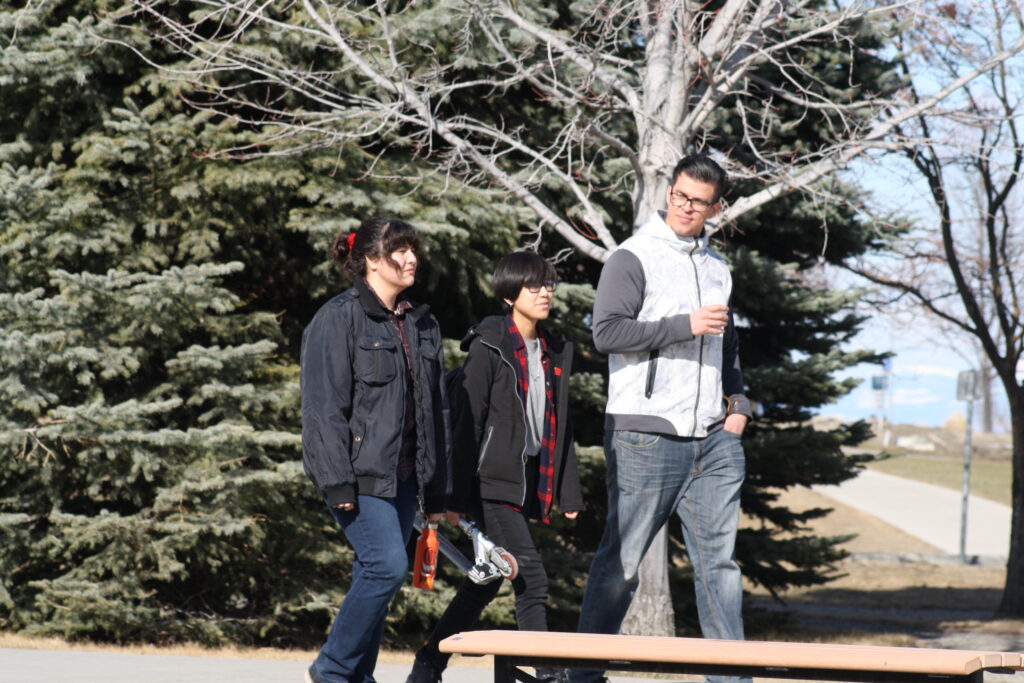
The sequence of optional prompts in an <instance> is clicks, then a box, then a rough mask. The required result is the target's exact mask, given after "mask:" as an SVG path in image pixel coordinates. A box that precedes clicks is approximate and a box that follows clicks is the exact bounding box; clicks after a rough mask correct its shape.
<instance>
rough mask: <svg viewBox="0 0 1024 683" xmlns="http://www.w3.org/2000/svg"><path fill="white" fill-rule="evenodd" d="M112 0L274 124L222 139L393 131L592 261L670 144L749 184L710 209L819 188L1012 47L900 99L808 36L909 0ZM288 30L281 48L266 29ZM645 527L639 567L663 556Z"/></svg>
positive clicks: (659, 182) (236, 114)
mask: <svg viewBox="0 0 1024 683" xmlns="http://www.w3.org/2000/svg"><path fill="white" fill-rule="evenodd" d="M126 2H127V5H126V7H125V9H124V10H123V11H122V12H120V13H117V14H114V15H112V16H111V17H110V21H111V22H113V23H116V24H117V26H118V28H119V29H125V30H129V31H136V32H139V33H142V34H143V37H144V38H145V39H147V40H155V41H157V42H160V43H163V44H164V45H165V46H169V47H170V48H171V49H172V50H175V51H178V52H179V53H181V54H184V55H185V56H186V58H187V60H188V66H185V67H180V66H179V67H175V68H174V69H173V76H174V77H175V78H178V79H184V80H185V81H187V82H188V83H189V87H190V88H191V89H192V90H191V93H190V94H189V97H190V98H191V100H192V102H193V103H194V104H195V105H196V106H199V107H208V108H210V109H211V110H212V111H214V112H216V113H219V114H221V115H225V116H230V117H233V118H235V119H237V120H238V121H240V122H243V123H247V124H251V125H253V126H259V127H260V128H261V129H262V130H264V131H274V132H275V135H274V137H273V138H272V139H271V140H269V142H268V141H264V142H263V143H261V146H259V147H247V148H236V149H232V150H220V151H221V152H223V153H229V154H240V155H264V154H287V153H292V152H295V151H297V150H299V149H302V148H303V147H307V146H330V145H338V146H340V145H358V146H360V147H362V148H364V149H365V150H366V151H367V152H368V155H369V157H370V158H371V160H370V162H369V164H368V165H369V168H370V171H369V172H372V170H373V163H372V158H373V157H374V155H380V154H383V153H386V152H387V151H388V150H389V149H394V148H395V147H402V148H405V149H409V150H414V151H415V152H416V153H417V154H419V155H420V157H421V158H422V159H424V160H425V161H427V162H428V163H433V164H436V165H437V167H438V168H439V169H440V170H441V171H442V172H444V173H447V174H451V175H452V176H453V177H458V178H459V179H461V180H468V181H469V182H475V183H485V184H488V185H491V186H497V187H501V188H504V190H505V191H507V193H508V194H509V196H510V197H511V198H513V199H514V200H516V201H519V202H522V203H523V204H524V205H525V206H528V207H529V208H530V209H532V210H533V211H534V212H535V213H536V215H537V216H538V217H539V219H540V220H539V224H538V227H537V229H536V230H537V232H536V234H535V235H533V239H534V240H536V241H537V242H539V241H540V240H541V239H542V238H543V236H544V233H543V230H548V231H554V232H555V233H557V234H558V235H559V236H560V237H561V238H562V239H563V240H564V241H565V242H567V243H568V244H569V245H570V246H571V247H572V248H573V249H575V250H577V251H579V252H580V253H582V254H585V255H586V256H588V257H591V258H594V259H597V260H600V261H604V260H605V259H606V258H607V257H608V255H609V254H610V253H611V251H612V250H613V249H614V248H615V247H616V246H617V244H618V239H617V236H618V238H621V237H622V236H624V235H628V233H629V232H630V231H631V228H632V227H633V226H638V225H640V224H642V223H643V222H644V221H645V220H646V219H647V217H648V216H649V215H650V214H651V212H652V211H654V210H656V209H658V208H660V206H661V203H662V200H663V197H664V190H665V187H666V186H667V182H668V174H669V172H670V170H671V168H672V166H673V165H674V163H675V162H676V161H677V160H678V158H679V157H680V156H681V155H682V154H684V153H685V152H686V151H688V150H691V149H694V148H702V149H708V150H718V152H717V154H718V159H719V161H720V162H721V163H722V164H723V165H724V166H726V168H727V169H728V171H729V173H730V175H731V176H732V178H734V179H736V180H740V181H748V182H745V183H744V185H745V186H748V187H755V188H756V189H755V190H754V191H753V192H752V193H750V194H747V195H745V196H741V197H733V199H732V203H731V205H730V206H728V207H726V209H725V210H724V211H723V212H722V214H721V215H720V217H719V219H718V222H717V226H718V227H721V226H722V225H725V224H728V223H729V222H730V221H734V220H736V219H737V218H739V217H740V216H742V215H743V214H745V213H747V212H749V211H751V210H753V209H755V208H757V207H759V206H761V205H763V204H765V203H767V202H770V201H772V200H773V199H775V198H777V197H779V196H782V195H785V194H788V193H792V192H814V193H821V194H826V193H827V189H826V186H825V184H823V183H821V182H820V181H822V180H823V179H826V178H828V177H829V176H830V175H831V174H833V173H834V172H836V171H837V170H839V169H842V168H844V167H845V166H846V165H847V164H848V163H849V162H850V161H851V160H852V159H854V158H856V157H858V156H859V155H862V154H864V153H865V152H866V151H868V150H871V149H873V148H893V147H898V146H899V145H902V144H905V141H902V140H897V136H894V133H896V131H898V130H899V129H900V127H901V126H905V125H907V124H908V123H910V122H911V121H914V120H916V118H917V117H919V116H921V115H922V114H924V113H925V112H927V111H929V110H930V109H931V108H933V107H935V106H936V105H938V104H939V103H941V102H943V101H944V100H945V99H947V98H948V97H949V96H950V95H951V94H954V93H957V92H959V91H960V89H961V88H963V86H964V85H965V84H967V83H970V82H971V81H972V80H973V79H975V78H977V77H978V76H979V75H982V74H986V73H988V72H989V71H991V70H992V69H993V68H994V67H995V66H997V65H998V64H1000V63H1002V62H1003V61H1004V60H1006V59H1007V58H1009V57H1010V56H1012V55H1015V54H1017V53H1018V52H1020V51H1021V50H1022V48H1024V35H1021V36H1018V38H1017V40H1015V41H1013V42H1012V43H1010V44H1007V45H1004V46H999V47H998V49H993V50H992V51H990V52H989V53H986V54H984V55H981V56H980V57H979V59H978V61H977V62H976V64H975V66H974V67H973V68H972V69H971V70H969V71H967V72H964V73H958V74H957V75H956V76H955V77H953V78H951V79H950V80H948V81H946V82H943V83H941V84H939V87H937V88H936V89H935V90H934V91H933V92H932V93H931V94H930V95H929V96H927V97H922V98H917V99H913V98H910V97H906V96H902V95H901V94H900V92H899V91H898V88H897V87H896V84H895V83H893V87H892V88H890V89H889V90H886V91H884V92H870V91H867V90H865V89H862V88H861V87H860V85H861V84H860V83H858V82H857V81H856V79H855V78H853V76H852V72H851V76H850V78H849V79H848V80H847V82H846V83H845V84H843V86H842V87H836V86H835V85H833V84H830V83H828V82H826V81H825V80H823V78H822V77H821V73H820V71H819V67H820V65H819V64H817V63H815V60H814V59H813V58H810V57H808V55H810V54H814V51H815V50H816V49H818V48H821V47H823V46H827V47H828V48H829V49H833V50H839V51H846V52H848V53H850V54H853V53H856V52H857V51H858V50H859V49H860V48H859V47H858V40H859V38H860V32H861V31H862V30H864V27H865V26H867V25H870V24H872V23H873V22H887V21H893V20H895V18H897V17H899V18H901V19H903V18H905V19H906V20H907V21H910V22H914V21H917V13H918V12H919V11H922V8H928V7H929V6H930V3H929V2H925V1H924V0H849V1H845V2H835V3H834V4H833V5H831V6H827V3H826V2H824V1H823V0H720V1H715V2H710V3H708V2H703V1H695V0H589V1H588V0H583V1H581V2H574V3H571V4H570V3H564V5H560V6H557V7H555V6H552V5H551V4H550V3H542V2H526V1H520V2H511V1H505V0H461V1H456V0H453V1H449V2H445V1H439V2H434V3H430V2H414V1H412V0H409V1H401V0H393V1H389V0H370V1H367V2H354V1H344V0H342V1H328V0H285V1H283V2H277V3H270V2H263V1H262V0H191V1H189V2H175V1H174V0H126ZM439 25H440V26H445V27H447V28H448V34H449V35H448V40H445V41H443V42H442V43H438V31H437V30H436V27H437V26H439ZM424 27H429V30H427V29H425V28H424ZM124 42H125V44H129V45H130V46H134V45H138V44H139V39H138V38H137V37H133V38H130V39H125V40H124ZM298 44H301V45H304V46H306V48H305V50H304V51H303V50H298V51H294V50H293V55H292V56H289V53H288V51H287V50H286V49H284V48H283V47H281V49H278V47H277V46H295V45H298ZM140 54H141V55H142V56H143V57H144V58H147V57H149V58H150V59H155V58H153V57H151V56H150V55H148V54H147V53H146V52H145V51H140ZM295 54H300V55H302V58H301V59H297V58H294V55H295ZM160 66H163V67H164V68H165V69H166V68H169V67H167V66H166V64H163V65H160ZM837 68H840V69H841V68H842V65H838V67H837ZM766 73H770V74H771V76H770V77H767V76H766ZM513 97H514V98H520V99H523V98H525V99H527V100H530V101H535V102H537V103H543V109H544V112H545V115H546V116H549V117H550V116H552V112H557V116H554V120H551V119H549V120H545V121H530V120H524V119H522V118H514V117H511V116H507V114H508V112H506V111H504V110H503V108H502V106H501V100H502V98H513ZM470 102H475V103H477V106H474V107H467V106H460V104H461V105H465V104H467V103H470ZM480 102H486V103H487V106H480V105H479V103H480ZM538 108H540V107H538ZM783 111H784V112H786V113H785V116H783V115H781V114H780V112H783ZM806 120H814V121H816V122H819V127H820V129H821V130H822V131H823V133H822V137H823V139H824V142H823V144H815V145H809V146H806V147H800V146H796V147H791V148H787V149H779V148H778V146H777V145H776V144H775V142H774V140H775V137H774V136H775V134H777V132H778V131H780V130H791V129H793V127H795V126H798V125H800V124H801V123H802V122H803V121H806ZM726 126H728V127H730V128H731V130H730V135H729V136H725V135H723V134H722V131H723V129H724V127H726ZM726 139H728V140H739V141H740V143H739V146H740V147H741V148H742V149H741V150H739V151H741V152H742V153H736V154H733V153H730V151H729V150H728V149H724V147H726V143H725V140H726ZM730 144H735V143H730ZM626 193H628V196H629V198H630V202H631V205H632V214H633V216H632V218H633V225H632V226H622V225H618V226H616V225H611V218H610V217H611V215H613V213H614V212H613V211H611V210H610V209H609V207H610V206H612V205H614V203H615V202H617V201H619V196H621V195H623V194H626ZM823 199H825V200H827V199H828V197H827V196H824V197H823ZM712 229H715V228H712ZM656 548H657V549H658V551H659V552H660V554H659V555H657V556H655V557H653V558H649V561H648V562H647V563H645V565H646V568H645V569H644V570H643V571H644V572H650V571H651V568H652V567H653V568H654V569H653V572H655V573H657V574H658V575H663V574H664V571H665V569H664V568H665V563H666V561H665V548H664V544H663V543H660V544H658V545H657V546H656ZM647 583H648V581H647V580H645V581H644V585H646V584H647ZM651 604H652V605H666V604H667V600H666V599H665V598H664V597H661V596H659V597H658V598H657V599H655V600H653V601H651ZM641 621H644V620H641ZM646 621H648V622H650V621H653V620H652V619H647V620H646Z"/></svg>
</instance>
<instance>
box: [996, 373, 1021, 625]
mask: <svg viewBox="0 0 1024 683" xmlns="http://www.w3.org/2000/svg"><path fill="white" fill-rule="evenodd" d="M1010 424H1011V425H1012V426H1011V430H1012V434H1013V503H1012V506H1013V512H1012V515H1011V517H1010V556H1009V559H1008V560H1007V562H1006V585H1005V586H1004V587H1003V599H1002V601H1001V602H1000V603H999V609H998V611H997V612H996V614H997V615H998V616H1000V617H1004V618H1005V617H1008V618H1015V619H1019V618H1021V617H1024V387H1020V386H1018V387H1016V391H1015V393H1014V395H1012V398H1011V401H1010Z"/></svg>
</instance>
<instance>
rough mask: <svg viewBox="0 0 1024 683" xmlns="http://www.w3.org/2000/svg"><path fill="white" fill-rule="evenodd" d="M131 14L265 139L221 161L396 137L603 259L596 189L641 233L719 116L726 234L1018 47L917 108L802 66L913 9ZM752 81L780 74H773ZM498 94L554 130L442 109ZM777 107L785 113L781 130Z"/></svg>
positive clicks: (806, 3)
mask: <svg viewBox="0 0 1024 683" xmlns="http://www.w3.org/2000/svg"><path fill="white" fill-rule="evenodd" d="M128 2H129V4H128V6H127V8H126V10H125V11H124V12H122V13H121V14H118V15H115V17H114V19H113V20H114V21H117V22H118V23H119V24H120V25H121V26H123V27H126V28H129V29H132V30H137V31H142V32H144V33H146V34H147V35H149V36H151V37H155V38H156V39H158V40H160V41H165V42H166V43H167V44H169V45H170V46H171V47H172V48H174V49H175V50H180V51H181V52H183V53H185V54H187V55H188V57H189V58H190V59H191V67H189V68H186V69H179V70H178V71H177V72H176V74H175V75H176V76H178V77H183V78H185V79H186V80H187V81H189V82H190V84H191V86H192V87H194V88H195V93H196V94H195V95H193V101H194V102H195V103H196V104H197V105H199V106H209V107H212V108H214V109H215V110H216V111H217V112H219V113H222V114H223V113H227V115H229V116H232V117H234V118H237V119H239V120H242V121H246V122H249V123H252V124H255V125H259V126H262V127H263V128H264V129H273V130H276V132H277V135H276V139H274V140H272V141H271V142H270V143H269V144H265V145H264V146H261V147H258V148H247V149H235V150H222V151H229V152H234V153H240V154H283V153H289V152H293V151H295V150H296V149H297V148H299V147H301V146H305V145H352V144H356V145H362V146H364V147H367V148H368V149H371V150H373V151H374V152H377V151H379V150H380V149H381V144H380V143H381V141H382V140H388V141H389V142H390V143H391V144H398V145H408V146H410V147H411V148H413V149H417V150H419V151H420V153H421V154H422V155H423V156H424V157H425V158H427V159H428V160H429V161H431V162H434V163H437V164H438V165H439V166H440V167H441V168H442V169H443V170H444V171H445V172H447V173H451V174H455V175H458V176H460V177H462V178H468V179H469V180H471V181H478V182H485V183H488V184H491V185H497V186H500V187H503V188H504V189H505V190H506V191H507V192H508V193H509V194H510V195H511V196H512V197H514V198H516V199H517V200H519V201H521V202H523V203H524V204H525V205H526V206H528V207H530V208H531V209H532V210H533V211H534V212H535V213H536V214H537V216H538V217H539V218H540V224H541V226H546V227H548V228H550V229H553V230H554V231H556V232H557V233H558V234H559V235H561V236H562V237H563V238H564V239H565V240H566V241H568V243H569V244H570V245H571V246H572V247H573V248H574V249H576V250H578V251H580V252H581V253H583V254H586V255H588V256H590V257H593V258H595V259H599V260H602V261H603V260H604V259H605V258H607V256H608V254H609V253H610V251H611V250H612V249H614V248H615V246H616V244H617V241H616V238H615V236H614V233H615V232H618V233H619V234H621V233H622V227H624V226H618V228H619V230H618V231H613V229H612V227H613V226H609V224H608V220H609V218H608V216H609V214H608V212H607V211H606V210H605V209H604V208H603V207H602V203H603V202H604V201H606V198H607V196H608V195H609V194H613V193H615V192H622V191H628V192H629V193H630V195H631V199H632V205H633V218H634V225H639V224H640V223H642V222H643V221H644V220H645V219H646V217H647V216H648V215H649V214H650V213H651V212H652V211H653V210H655V209H656V208H659V207H660V204H661V200H662V197H663V194H664V188H665V187H666V184H667V174H668V172H669V171H670V170H671V168H672V166H673V164H674V163H675V162H676V161H677V160H678V158H679V157H680V156H681V154H682V153H683V152H684V151H685V150H687V149H690V148H693V147H701V148H714V147H715V142H716V139H717V135H716V126H719V125H721V120H722V111H721V110H722V109H723V108H727V109H728V110H729V113H730V116H731V119H732V120H733V122H734V123H732V122H731V125H736V126H738V127H739V129H740V130H738V131H734V134H733V135H734V137H738V138H740V139H741V140H742V141H743V147H744V150H745V153H746V154H745V156H746V157H747V158H749V159H752V161H750V162H747V163H740V162H739V161H737V160H736V158H734V157H733V156H731V155H724V156H723V157H722V159H721V161H722V162H723V163H724V164H725V165H726V166H727V167H728V170H729V172H730V174H731V176H732V177H733V178H734V179H739V180H754V181H757V183H756V184H757V186H758V187H759V188H760V189H758V190H757V191H756V192H754V193H753V194H750V195H748V196H743V197H739V198H736V199H735V200H734V201H733V203H732V205H731V206H730V207H728V208H727V209H726V210H725V211H724V212H723V214H722V216H721V218H720V220H719V225H721V224H724V223H727V222H728V221H730V220H734V219H736V218H737V217H739V216H740V215H742V214H744V213H746V212H748V211H750V210H752V209H754V208H756V207H758V206H760V205H762V204H764V203H766V202H769V201H771V200H772V199H774V198H776V197H778V196H780V195H783V194H787V193H790V192H794V191H810V190H812V189H814V188H815V187H816V183H818V181H820V180H821V179H823V178H826V177H827V176H829V175H830V174H832V173H833V172H835V171H836V170H837V169H840V168H843V167H844V166H846V165H847V164H848V162H849V161H850V160H851V159H853V158H855V157H857V156H858V155H860V154H863V153H864V152H865V151H866V150H868V149H871V148H873V147H885V146H889V145H891V144H892V136H891V133H892V132H893V131H894V130H896V129H897V128H898V127H899V126H900V125H903V124H905V123H906V122H908V121H910V120H912V119H913V118H914V117H915V116H917V115H919V114H920V113H922V112H924V111H927V110H928V109H929V108H931V107H933V106H935V105H936V104H937V103H939V102H941V101H943V100H944V99H945V98H946V97H948V96H949V95H950V94H951V93H955V92H957V91H958V89H959V88H961V87H962V86H963V85H964V84H965V83H968V82H970V81H971V80H972V79H973V78H976V77H977V76H978V75H979V74H983V73H986V72H987V71H989V70H990V69H992V68H993V66H994V65H996V64H998V63H1000V62H1001V61H1002V60H1004V59H1006V58H1007V57H1008V56H1010V55H1012V54H1015V53H1017V52H1019V51H1020V50H1021V49H1022V47H1024V36H1020V37H1018V39H1017V40H1016V41H1015V42H1013V43H1012V44H1008V45H1005V46H1002V47H1001V48H1000V49H999V50H995V51H993V52H991V53H989V54H986V55H982V56H981V58H980V59H979V61H978V63H977V65H976V66H975V68H974V69H972V70H971V71H970V72H968V73H964V74H959V75H958V76H957V77H956V78H954V79H952V80H950V81H949V82H947V83H943V84H942V86H943V87H940V88H938V89H936V91H935V92H934V93H933V94H932V95H930V96H929V97H928V98H923V99H921V100H920V101H910V100H906V99H892V98H890V97H886V96H884V94H880V93H869V92H860V91H859V89H858V86H859V84H858V83H856V82H852V81H851V82H849V83H848V87H847V88H845V89H843V91H839V90H837V89H836V88H830V87H828V86H827V85H826V84H824V83H823V82H822V79H821V78H820V76H819V75H818V74H817V73H816V68H817V65H816V64H814V63H813V62H814V60H812V59H807V58H806V56H805V54H806V51H807V50H810V49H812V48H814V47H815V46H821V45H823V44H829V45H833V46H839V47H840V48H841V49H846V50H849V51H851V52H852V51H855V50H856V49H857V47H856V41H857V34H858V31H859V30H860V29H861V27H862V24H863V22H870V21H874V20H888V19H889V18H891V17H892V16H893V14H894V12H897V11H900V12H902V13H903V15H905V16H910V17H913V15H914V13H915V11H916V8H918V6H920V5H922V4H923V5H927V3H922V0H891V1H889V2H885V1H880V0H874V1H867V0H854V1H852V2H843V3H836V7H835V8H832V9H821V8H820V4H821V3H820V2H811V1H810V0H802V1H793V2H784V1H782V0H725V1H724V2H719V3H703V2H692V1H689V0H648V1H637V0H608V1H602V0H593V1H592V2H590V3H585V2H584V3H573V5H572V11H573V13H574V14H573V16H571V17H570V18H568V19H566V18H565V17H562V16H557V12H556V11H555V10H549V9H546V3H536V4H534V3H525V2H519V3H512V2H504V1H503V0H465V1H462V2H451V3H444V2H441V3H436V4H433V5H431V4H429V3H419V4H418V3H416V2H388V1H387V0H376V2H364V3H359V2H328V1H327V0H292V1H288V2H283V3H268V2H261V1H256V0H193V1H192V2H172V1H169V0H128ZM424 5H429V6H428V7H425V6H424ZM439 22H443V24H444V25H446V26H449V27H451V40H450V41H449V42H448V43H446V44H445V45H443V46H438V45H437V44H436V37H437V33H436V31H424V30H423V29H422V26H423V25H424V24H426V25H431V26H433V25H436V24H437V23H439ZM552 25H555V27H552ZM254 36H259V37H260V38H261V39H265V38H266V36H273V37H274V38H275V39H277V40H280V41H281V42H282V43H284V42H287V41H302V42H304V43H305V44H307V45H309V46H311V50H310V52H311V54H312V56H310V58H309V59H308V61H303V62H298V61H297V60H296V61H290V60H289V59H288V58H287V56H286V55H285V53H284V51H282V50H273V49H267V48H266V47H265V46H261V45H258V44H257V42H256V39H255V38H254ZM133 42H134V41H133ZM313 48H315V49H313ZM317 53H319V54H320V55H321V57H320V58H318V57H317V56H316V55H317ZM323 54H328V55H330V59H325V58H323V57H322V55H323ZM146 56H147V55H145V54H143V57H146ZM765 69H771V70H772V71H773V73H774V74H775V75H776V76H777V77H776V78H774V79H772V80H769V79H766V78H765V76H764V70H765ZM495 93H498V94H509V95H514V96H518V97H522V96H530V97H534V98H536V99H537V100H542V101H543V102H544V103H545V105H546V106H548V107H553V108H556V109H557V110H559V111H561V112H562V116H561V120H559V121H557V122H555V123H554V124H553V125H550V127H549V128H548V129H546V130H545V131H544V134H543V136H538V135H537V131H536V128H535V127H534V126H532V125H530V123H529V122H521V121H520V122H510V121H508V120H506V119H505V118H504V117H503V116H502V113H503V112H502V111H500V109H499V110H497V111H491V112H489V114H490V115H488V116H484V115H481V114H480V113H479V112H478V113H477V114H475V115H473V114H470V113H468V112H467V111H466V110H465V109H464V108H463V109H460V108H459V107H457V106H453V103H458V102H459V101H463V102H466V101H471V100H472V99H477V100H479V99H481V98H484V99H491V98H492V97H493V95H494V94H495ZM780 105H785V106H786V110H787V111H788V112H792V111H793V108H796V110H797V111H798V114H797V115H796V116H795V117H792V118H789V119H787V120H780V117H779V115H778V111H779V109H780ZM805 118H814V119H820V120H821V121H822V122H823V125H824V126H826V127H827V129H828V133H827V135H826V137H827V138H828V144H826V145H824V146H820V147H817V146H816V147H810V146H809V147H807V148H805V149H785V150H779V149H777V148H776V146H775V145H774V144H773V137H772V134H773V131H777V130H780V129H787V128H789V127H792V126H794V125H797V124H798V123H799V122H800V121H801V120H803V119H805ZM609 177H612V179H611V180H609ZM550 191H557V192H558V193H560V194H562V195H563V196H565V197H571V200H572V201H571V204H570V208H568V209H567V210H563V211H560V210H559V209H558V208H557V207H556V206H554V205H553V204H552V202H551V201H550V200H549V199H548V198H547V197H548V196H549V194H548V193H549V192H550ZM538 230H540V228H538ZM537 239H538V240H539V239H540V235H539V234H538V236H537Z"/></svg>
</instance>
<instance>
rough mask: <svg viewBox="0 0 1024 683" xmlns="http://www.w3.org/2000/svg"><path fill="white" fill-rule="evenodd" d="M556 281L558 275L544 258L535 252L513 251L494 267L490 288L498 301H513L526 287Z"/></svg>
mask: <svg viewBox="0 0 1024 683" xmlns="http://www.w3.org/2000/svg"><path fill="white" fill-rule="evenodd" d="M557 281H558V273H557V272H555V267H554V266H553V265H551V262H550V261H548V260H547V259H546V258H544V257H543V256H541V255H540V254H538V253H537V252H535V251H515V252H512V253H511V254H508V255H507V256H503V257H502V258H501V260H500V261H498V264H497V265H496V266H494V274H493V275H492V276H491V287H492V288H493V289H494V296H496V297H498V299H499V300H500V301H502V302H504V301H506V300H508V301H515V300H516V299H518V298H519V293H520V292H521V291H523V287H526V286H527V285H540V284H544V283H545V282H557Z"/></svg>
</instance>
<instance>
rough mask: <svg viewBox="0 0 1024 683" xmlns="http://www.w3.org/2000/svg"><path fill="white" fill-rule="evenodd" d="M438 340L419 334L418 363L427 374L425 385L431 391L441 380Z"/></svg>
mask: <svg viewBox="0 0 1024 683" xmlns="http://www.w3.org/2000/svg"><path fill="white" fill-rule="evenodd" d="M438 346H439V344H438V340H436V339H435V338H434V337H433V336H431V335H428V334H420V336H419V347H420V349H419V351H420V363H422V364H423V368H424V369H425V370H426V373H427V378H426V379H427V385H428V386H429V387H430V388H431V389H433V388H434V387H436V386H437V383H438V382H439V381H440V378H441V364H440V363H439V362H438V359H437V356H438Z"/></svg>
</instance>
